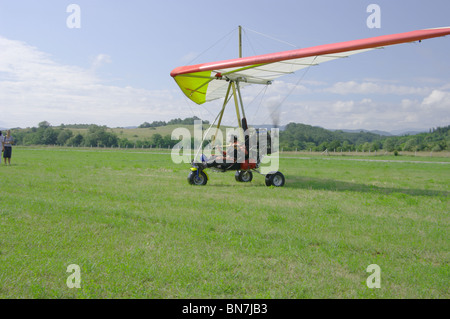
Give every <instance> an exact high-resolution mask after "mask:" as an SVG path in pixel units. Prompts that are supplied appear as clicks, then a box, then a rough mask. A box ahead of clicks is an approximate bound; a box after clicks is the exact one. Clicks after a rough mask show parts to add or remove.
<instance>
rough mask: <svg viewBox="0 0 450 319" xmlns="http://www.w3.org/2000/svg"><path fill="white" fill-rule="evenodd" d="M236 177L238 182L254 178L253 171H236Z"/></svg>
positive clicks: (246, 181) (249, 180)
mask: <svg viewBox="0 0 450 319" xmlns="http://www.w3.org/2000/svg"><path fill="white" fill-rule="evenodd" d="M234 178H235V179H236V181H238V182H243V183H248V182H251V181H252V179H253V173H252V172H251V171H236V174H235V175H234Z"/></svg>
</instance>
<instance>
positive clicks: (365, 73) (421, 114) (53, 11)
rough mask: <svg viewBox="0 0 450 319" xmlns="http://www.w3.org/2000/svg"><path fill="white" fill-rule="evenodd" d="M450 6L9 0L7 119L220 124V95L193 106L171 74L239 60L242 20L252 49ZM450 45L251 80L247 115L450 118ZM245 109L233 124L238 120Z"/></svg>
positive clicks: (3, 36) (373, 125)
mask: <svg viewBox="0 0 450 319" xmlns="http://www.w3.org/2000/svg"><path fill="white" fill-rule="evenodd" d="M371 4H376V5H377V6H378V8H379V11H378V12H379V15H377V16H376V18H377V19H376V20H373V19H372V18H373V17H375V16H373V14H374V13H375V11H371V10H369V11H368V7H369V5H371ZM74 5H75V6H74ZM449 12H450V1H448V0H429V1H423V0H397V1H391V0H370V1H365V0H342V1H335V0H316V1H302V0H279V1H268V0H245V1H242V0H228V1H215V0H201V1H200V0H190V1H181V0H167V1H153V0H133V1H123V0H122V1H119V0H70V1H65V0H40V1H32V0H0V128H3V129H5V128H15V127H22V128H24V127H35V126H37V125H38V123H40V122H42V121H48V122H49V123H50V124H51V125H53V126H58V125H60V124H97V125H106V126H108V127H128V126H138V125H140V124H142V123H144V122H153V121H168V120H170V119H174V118H182V119H183V118H186V117H192V116H197V117H200V118H202V119H205V120H209V121H210V122H213V121H214V119H215V118H216V115H217V113H218V110H219V109H220V107H221V106H222V101H213V102H210V103H206V104H203V105H200V106H199V105H197V104H195V103H193V102H192V101H190V100H188V99H187V98H186V97H185V96H184V95H183V93H182V92H181V90H180V89H179V88H178V86H177V85H176V83H175V81H174V80H173V79H172V78H171V76H170V72H171V71H172V70H173V69H174V68H175V67H178V66H183V65H189V64H197V63H203V62H212V61H217V60H225V59H232V58H237V57H238V26H239V25H241V26H242V27H243V55H244V56H251V55H257V54H265V53H272V52H278V51H285V50H291V49H295V48H305V47H310V46H316V45H321V44H328V43H335V42H342V41H349V40H355V39H362V38H368V37H374V36H380V35H386V34H393V33H401V32H407V31H413V30H418V29H426V28H435V27H447V26H450V17H449V14H448V13H449ZM368 19H369V20H370V21H372V22H374V21H376V22H379V24H378V25H375V27H373V25H369V24H368ZM370 26H372V27H370ZM449 52H450V37H441V38H436V39H429V40H425V41H422V42H421V43H408V44H400V45H395V46H389V47H386V48H385V49H382V50H373V51H370V52H366V53H361V54H357V55H353V56H351V57H349V58H346V59H339V60H334V61H330V62H327V63H323V64H320V65H319V66H314V67H310V68H308V69H306V70H301V71H299V72H297V73H296V74H294V75H289V76H286V77H282V78H279V80H277V81H274V83H273V84H272V85H270V86H268V87H265V86H264V87H262V86H259V85H253V86H249V87H247V88H245V89H243V90H242V94H243V100H244V105H245V108H246V114H247V120H248V122H249V124H254V125H256V124H272V123H273V122H277V123H278V124H280V125H283V124H287V123H290V122H296V123H304V124H308V125H313V126H321V127H324V128H327V129H369V130H383V131H390V132H392V131H401V130H410V129H414V130H419V129H420V130H429V129H430V128H433V127H438V126H441V127H442V126H446V125H449V124H450V59H449V58H448V53H449ZM233 109H234V107H230V108H229V109H228V112H226V114H225V116H224V124H226V125H236V123H235V121H236V120H235V113H234V112H233ZM271 114H272V115H271Z"/></svg>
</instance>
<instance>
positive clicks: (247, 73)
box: [170, 27, 450, 104]
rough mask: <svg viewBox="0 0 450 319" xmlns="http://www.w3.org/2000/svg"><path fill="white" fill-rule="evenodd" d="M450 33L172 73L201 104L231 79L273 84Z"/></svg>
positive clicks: (308, 50)
mask: <svg viewBox="0 0 450 319" xmlns="http://www.w3.org/2000/svg"><path fill="white" fill-rule="evenodd" d="M449 34H450V27H446V28H436V29H426V30H417V31H411V32H405V33H398V34H392V35H385V36H379V37H374V38H367V39H361V40H353V41H347V42H340V43H334V44H326V45H319V46H315V47H310V48H304V49H297V50H290V51H283V52H278V53H271V54H265V55H258V56H252V57H244V58H239V59H232V60H225V61H219V62H212V63H204V64H197V65H190V66H182V67H178V68H175V69H174V70H173V71H172V72H171V73H170V75H171V76H172V77H173V78H174V79H175V81H176V82H177V84H178V86H179V87H180V88H181V90H182V91H183V93H184V94H185V95H186V96H187V97H188V98H189V99H191V100H192V101H194V102H195V103H197V104H203V103H205V102H207V101H212V100H215V99H218V98H223V97H224V96H225V94H226V91H227V87H228V83H227V81H229V80H235V81H237V80H239V82H240V83H243V84H245V83H247V84H270V82H271V81H273V80H274V79H276V78H278V77H280V76H283V75H286V74H289V73H294V72H296V71H298V70H301V69H303V68H307V67H310V66H312V65H317V64H320V63H323V62H327V61H331V60H334V59H339V58H344V57H348V56H350V55H352V54H356V53H360V52H365V51H369V50H372V49H376V48H382V47H385V46H389V45H394V44H399V43H407V42H415V41H420V40H425V39H430V38H435V37H442V36H446V35H449Z"/></svg>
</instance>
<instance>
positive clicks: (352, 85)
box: [324, 81, 431, 95]
mask: <svg viewBox="0 0 450 319" xmlns="http://www.w3.org/2000/svg"><path fill="white" fill-rule="evenodd" d="M324 91H325V92H328V93H334V94H342V95H347V94H395V95H427V94H429V93H430V91H431V89H430V88H428V87H409V86H404V85H396V84H386V83H377V82H375V81H369V82H368V81H365V82H361V83H358V82H356V81H348V82H338V83H335V84H333V85H332V86H331V87H329V88H326V89H324Z"/></svg>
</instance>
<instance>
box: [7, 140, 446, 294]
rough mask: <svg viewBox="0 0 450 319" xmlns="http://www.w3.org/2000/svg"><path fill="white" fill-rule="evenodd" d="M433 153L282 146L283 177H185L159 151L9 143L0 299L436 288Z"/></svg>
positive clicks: (442, 257)
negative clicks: (335, 152) (272, 183)
mask: <svg viewBox="0 0 450 319" xmlns="http://www.w3.org/2000/svg"><path fill="white" fill-rule="evenodd" d="M434 156H435V157H433V158H432V159H430V158H427V157H413V156H398V157H393V156H392V157H379V156H378V157H371V158H366V157H361V156H360V157H351V156H328V157H325V156H317V155H307V154H297V153H289V154H283V155H282V158H281V160H280V171H282V172H283V173H284V175H285V176H286V186H285V187H282V188H274V187H266V186H265V184H264V178H263V176H258V175H255V176H254V179H253V181H252V182H251V183H245V184H244V183H237V182H236V181H235V179H234V174H233V173H213V172H210V174H209V177H210V181H209V182H208V185H206V186H203V187H199V186H197V187H196V186H191V185H188V183H187V180H186V178H187V175H188V171H189V170H188V168H189V165H188V164H180V165H177V164H174V163H172V161H171V157H170V154H169V153H168V152H167V150H165V151H164V150H162V151H156V150H153V151H150V150H131V149H130V150H119V149H113V150H111V149H71V148H31V147H30V148H25V147H24V148H21V147H16V148H14V150H13V158H12V164H13V165H12V166H9V167H6V166H4V165H3V164H2V165H1V166H0V178H1V179H0V180H1V195H0V203H1V205H0V298H286V299H288V298H445V299H447V298H449V297H450V292H449V287H450V266H449V261H450V242H449V229H450V227H449V222H450V220H449V212H450V205H449V194H450V189H449V185H450V159H449V158H448V157H447V158H437V157H436V156H438V155H436V154H434ZM367 159H370V160H367ZM71 264H76V265H79V267H80V276H81V288H79V289H78V288H68V286H67V284H66V281H67V278H68V277H69V276H70V275H71V273H69V272H66V270H67V267H68V266H69V265H71ZM371 264H377V265H379V267H380V269H381V288H379V289H376V288H372V289H370V288H368V286H367V284H366V280H367V278H368V277H369V276H370V275H371V273H368V272H366V269H367V267H368V266H369V265H371Z"/></svg>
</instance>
